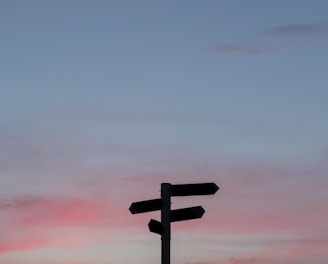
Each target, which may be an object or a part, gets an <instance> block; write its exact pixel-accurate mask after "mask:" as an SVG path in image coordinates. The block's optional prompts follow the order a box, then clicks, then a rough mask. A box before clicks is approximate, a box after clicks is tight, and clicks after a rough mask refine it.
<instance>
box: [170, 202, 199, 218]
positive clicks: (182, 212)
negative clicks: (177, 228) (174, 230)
mask: <svg viewBox="0 0 328 264" xmlns="http://www.w3.org/2000/svg"><path fill="white" fill-rule="evenodd" d="M204 213H205V210H204V208H203V207H202V206H195V207H188V208H183V209H177V210H172V211H171V215H170V218H171V222H177V221H184V220H191V219H197V218H202V216H203V215H204Z"/></svg>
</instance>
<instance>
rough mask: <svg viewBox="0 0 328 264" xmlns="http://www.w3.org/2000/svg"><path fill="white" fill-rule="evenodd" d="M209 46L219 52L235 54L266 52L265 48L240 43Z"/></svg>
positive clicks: (252, 54) (254, 54)
mask: <svg viewBox="0 0 328 264" xmlns="http://www.w3.org/2000/svg"><path fill="white" fill-rule="evenodd" d="M211 48H212V49H213V50H215V51H216V52H218V53H220V54H227V55H235V56H257V55H262V54H266V53H268V51H267V50H265V49H263V48H259V47H250V46H247V45H242V44H217V45H212V46H211Z"/></svg>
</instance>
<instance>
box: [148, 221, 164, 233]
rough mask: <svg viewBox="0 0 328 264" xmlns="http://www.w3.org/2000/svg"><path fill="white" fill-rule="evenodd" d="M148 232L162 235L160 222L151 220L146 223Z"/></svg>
mask: <svg viewBox="0 0 328 264" xmlns="http://www.w3.org/2000/svg"><path fill="white" fill-rule="evenodd" d="M148 227H149V231H150V232H153V233H156V234H159V235H161V234H162V224H161V222H158V221H157V220H154V219H151V220H150V221H149V223H148Z"/></svg>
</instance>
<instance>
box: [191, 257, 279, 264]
mask: <svg viewBox="0 0 328 264" xmlns="http://www.w3.org/2000/svg"><path fill="white" fill-rule="evenodd" d="M272 263H273V261H272V259H271V258H264V257H247V256H245V257H244V258H241V257H239V258H237V257H231V258H227V259H224V260H218V261H210V262H187V263H186V264H272Z"/></svg>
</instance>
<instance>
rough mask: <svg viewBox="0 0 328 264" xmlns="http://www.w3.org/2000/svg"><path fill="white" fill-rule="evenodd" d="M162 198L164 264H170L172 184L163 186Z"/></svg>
mask: <svg viewBox="0 0 328 264" xmlns="http://www.w3.org/2000/svg"><path fill="white" fill-rule="evenodd" d="M161 198H162V213H161V222H162V228H163V231H162V264H170V255H171V253H170V240H171V219H170V213H171V184H170V183H162V184H161Z"/></svg>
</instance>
